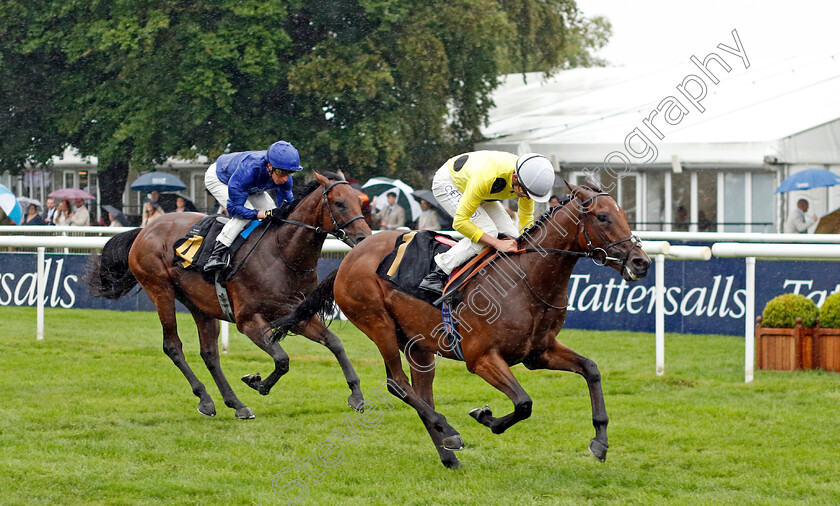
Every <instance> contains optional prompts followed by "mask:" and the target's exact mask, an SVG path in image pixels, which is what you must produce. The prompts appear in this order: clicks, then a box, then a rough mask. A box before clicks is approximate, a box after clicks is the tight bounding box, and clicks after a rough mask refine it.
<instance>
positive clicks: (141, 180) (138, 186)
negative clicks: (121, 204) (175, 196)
mask: <svg viewBox="0 0 840 506" xmlns="http://www.w3.org/2000/svg"><path fill="white" fill-rule="evenodd" d="M131 189H132V190H135V191H141V192H147V193H148V192H152V191H155V190H157V191H159V192H161V193H164V192H177V191H181V190H186V189H187V185H185V184H184V183H183V182H182V181H181V180H180V179H178V177H177V176H173V175H172V174H167V173H166V172H149V173H148V174H143V175H142V176H140V177H138V178H137V180H136V181H134V182H133V183H131Z"/></svg>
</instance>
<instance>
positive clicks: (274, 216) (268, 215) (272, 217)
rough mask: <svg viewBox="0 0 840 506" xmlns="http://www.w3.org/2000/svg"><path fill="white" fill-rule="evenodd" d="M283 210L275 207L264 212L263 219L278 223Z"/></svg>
mask: <svg viewBox="0 0 840 506" xmlns="http://www.w3.org/2000/svg"><path fill="white" fill-rule="evenodd" d="M284 214H285V213H284V212H283V208H280V207H275V208H274V209H269V210H268V211H266V212H265V219H267V220H268V221H280V220H281V219H283V216H284Z"/></svg>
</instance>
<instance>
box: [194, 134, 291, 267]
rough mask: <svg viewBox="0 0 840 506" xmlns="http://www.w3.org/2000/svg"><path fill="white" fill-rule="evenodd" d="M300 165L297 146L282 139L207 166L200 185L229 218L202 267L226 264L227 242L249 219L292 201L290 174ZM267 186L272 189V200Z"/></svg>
mask: <svg viewBox="0 0 840 506" xmlns="http://www.w3.org/2000/svg"><path fill="white" fill-rule="evenodd" d="M302 169H303V167H301V166H300V155H299V154H298V151H297V149H295V147H294V146H292V145H291V144H289V143H288V142H286V141H278V142H275V143H274V144H272V145H271V147H269V148H268V150H267V151H243V152H240V153H228V154H224V155H222V156H220V157H219V158H218V159H217V160H216V163H214V164H212V165H211V166H210V167H208V168H207V172H206V173H205V175H204V185H205V186H206V187H207V191H209V192H210V193H211V194H212V195H213V196H214V197H216V200H218V201H219V204H221V205H222V207H224V208H225V209H227V212H228V214H229V215H230V216H231V219H230V221H228V222H227V223H226V224H225V226H224V228H223V229H222V231H221V232H220V233H219V236H218V238H217V239H216V245H215V247H214V248H213V253H212V254H211V255H210V258H209V259H208V260H207V265H205V266H204V270H205V271H212V270H215V269H219V268H222V267H226V266H227V265H228V263H229V258H228V256H229V255H228V252H229V250H230V245H231V244H232V243H233V240H234V239H235V238H236V236H237V235H239V233H241V232H242V231H243V230H244V229H245V227H247V226H248V224H249V223H250V222H251V221H252V220H255V219H257V220H264V219H265V218H266V217H269V218H274V217H276V216H279V214H280V209H279V208H280V207H282V205H283V204H284V203H285V202H291V201H292V174H294V173H295V172H298V171H300V170H302ZM269 190H276V193H275V199H274V200H272V198H271V196H270V195H269V194H268V193H267V192H268V191H269ZM275 215H276V216H275Z"/></svg>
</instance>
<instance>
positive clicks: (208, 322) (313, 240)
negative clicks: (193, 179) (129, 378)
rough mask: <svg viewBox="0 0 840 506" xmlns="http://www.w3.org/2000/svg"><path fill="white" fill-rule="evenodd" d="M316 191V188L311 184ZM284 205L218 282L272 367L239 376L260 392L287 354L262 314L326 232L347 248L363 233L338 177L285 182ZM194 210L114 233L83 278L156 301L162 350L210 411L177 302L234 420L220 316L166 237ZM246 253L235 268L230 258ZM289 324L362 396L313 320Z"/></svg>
mask: <svg viewBox="0 0 840 506" xmlns="http://www.w3.org/2000/svg"><path fill="white" fill-rule="evenodd" d="M316 189H319V190H321V191H315V190H316ZM295 193H296V195H295V200H294V204H295V207H294V209H293V210H292V211H291V212H290V213H289V214H288V216H287V218H286V219H284V220H282V222H280V223H271V224H270V225H269V226H268V228H267V229H265V233H264V235H262V236H260V234H259V232H260V230H259V229H258V230H256V231H255V232H254V233H252V234H251V235H250V236H249V238H248V239H247V241H246V242H245V243H244V244H243V245H242V247H241V248H239V250H238V252H237V254H236V255H235V257H234V258H232V259H231V262H230V264H231V266H234V272H233V274H232V276H229V277H230V279H229V280H228V281H227V291H228V297H229V299H230V302H231V306H232V308H233V316H234V319H235V320H236V326H237V328H238V329H239V331H240V332H242V333H243V334H245V335H247V336H248V337H249V338H250V339H251V341H253V342H254V344H256V345H257V346H258V347H259V348H260V349H262V350H263V351H265V352H266V353H268V354H269V355H270V356H271V358H272V359H273V360H274V371H273V372H272V373H271V374H270V375H269V376H268V377H267V378H265V379H262V378H261V377H260V375H259V373H257V374H252V375H247V376H245V377H243V378H242V380H243V381H244V382H245V383H246V384H248V386H250V387H251V388H254V389H255V390H257V391H258V392H259V393H260V394H262V395H267V394H268V393H269V391H270V390H271V387H272V386H274V384H275V383H276V382H277V380H278V379H280V377H281V376H283V375H284V374H285V373H286V372H288V370H289V356H288V354H286V352H285V351H284V350H283V348H282V347H281V346H280V345H279V343H277V342H276V341H273V340H272V334H271V329H270V327H269V325H268V322H269V321H271V320H273V319H276V318H279V317H281V316H283V315H286V314H289V313H291V311H292V310H293V309H294V307H295V306H296V305H297V303H298V302H300V299H302V298H303V297H304V296H305V295H306V294H308V293H310V292H311V291H312V290H313V289H314V288H315V287H316V286H317V284H318V274H317V272H316V266H317V263H318V257H319V255H320V252H321V247H322V246H323V244H324V240H325V239H326V237H327V234H333V235H335V236H336V237H338V238H339V239H342V240H343V241H344V242H345V243H347V244H348V245H350V246H351V247H353V246H354V245H356V244H357V243H358V242H359V241H361V240H362V239H364V238H366V237H368V236H370V234H371V231H370V228H369V227H368V225H367V223H365V221H364V219H363V218H362V212H361V202H360V200H359V198H358V196H357V193H356V192H355V190H353V189H352V188H351V187H350V185H349V183H347V181H345V180H344V179H343V177H341V176H339V175H336V174H330V173H325V175H321V174H318V173H317V172H316V173H315V180H313V181H311V182H309V183H308V184H307V185H305V186H303V187H302V188H301V187H299V186H296V187H295ZM201 218H203V215H201V214H197V213H170V214H166V215H164V216H162V217H160V218H158V219H157V220H155V221H154V222H152V223H151V224H150V225H149V226H147V227H146V228H143V229H134V230H130V231H128V232H124V233H122V234H119V235H116V236H114V237H113V238H112V239H110V240H109V241H108V242H107V243H106V244H105V247H104V248H103V249H102V254H101V255H100V256H98V257H96V256H95V257H93V260H92V267H91V269H90V274H89V275H88V284H89V286H90V289H91V292H92V293H93V294H94V295H97V296H102V297H106V298H109V299H119V298H120V297H122V296H124V295H126V294H127V293H128V292H129V291H131V289H132V288H133V287H134V286H136V284H137V283H140V286H142V287H143V290H145V292H146V294H147V295H148V296H149V298H150V299H152V302H153V303H154V304H155V307H156V308H157V312H158V317H159V318H160V323H161V325H162V327H163V351H164V353H166V355H167V356H169V358H170V359H172V362H174V363H175V365H176V366H177V367H178V369H180V370H181V372H182V373H183V374H184V376H186V378H187V381H189V383H190V387H192V391H193V393H194V394H195V395H196V396H197V397H198V398H199V403H198V411H199V412H200V413H202V414H204V415H208V416H214V415H215V414H216V408H215V406H214V404H213V400H212V399H211V398H210V395H209V394H208V393H207V389H206V388H205V387H204V385H203V384H202V383H201V381H199V380H198V378H196V376H195V374H194V373H193V371H192V370H191V369H190V366H189V365H188V364H187V362H186V360H185V359H184V354H183V352H182V348H181V340H180V338H179V337H178V329H177V326H176V320H175V301H176V300H178V301H180V302H181V303H183V304H184V306H186V307H187V309H189V311H190V313H192V316H193V319H194V320H195V323H196V325H197V326H198V335H199V341H200V347H201V358H202V359H203V360H204V363H205V365H206V366H207V369H208V370H209V371H210V374H211V376H212V377H213V380H214V381H215V383H216V386H217V387H218V388H219V391H220V392H221V394H222V398H223V399H224V402H225V405H226V406H228V407H230V408H232V409H234V410H236V411H235V416H236V417H237V418H240V419H246V418H254V413H253V412H252V411H251V409H250V408H248V406H246V405H245V404H243V403H242V401H240V400H239V398H238V397H237V396H236V394H235V393H234V392H233V389H231V387H230V384H229V383H228V381H227V379H226V378H225V375H224V373H223V372H222V369H221V366H220V363H219V348H218V342H217V339H218V335H219V322H218V320H223V319H225V316H224V313H223V312H222V308H221V306H220V304H219V300H218V297H217V295H216V290H215V286H214V285H213V284H212V283H208V282H207V281H205V280H204V279H203V277H202V274H201V273H200V272H197V271H194V270H184V269H182V268H181V267H179V266H176V265H173V257H174V252H173V244H174V243H175V241H176V240H178V239H179V238H181V237H184V236H185V235H186V233H187V231H188V230H189V228H190V226H191V225H193V224H194V223H195V222H197V221H198V220H200V219H201ZM246 257H247V261H244V263H242V265H241V266H239V265H238V264H239V263H240V262H242V261H243V259H245V258H246ZM296 331H297V332H299V333H301V334H302V335H304V336H305V337H307V338H309V339H311V340H313V341H315V342H317V343H320V344H322V345H324V346H326V347H327V348H328V349H329V350H330V351H331V352H332V353H333V354H334V355H335V357H336V359H338V363H339V364H340V366H341V369H342V371H343V372H344V377H345V378H346V380H347V384H348V385H349V387H350V391H351V394H350V397H349V398H348V400H347V402H348V404H350V406H351V407H353V408H354V409H359V408H360V407H361V406H362V404H363V402H364V399H363V396H362V391H361V389H360V386H359V377H358V376H357V374H356V371H355V370H354V369H353V366H352V365H351V364H350V361H349V360H348V358H347V354H346V353H345V351H344V346H343V345H342V344H341V341H340V340H339V338H338V336H336V335H335V334H333V333H332V332H330V331H329V330H328V329H327V328H326V327H325V326H324V324H323V323H322V321H321V320H320V319H318V318H314V319H312V321H310V322H304V323H301V325H300V326H299V328H297V329H296Z"/></svg>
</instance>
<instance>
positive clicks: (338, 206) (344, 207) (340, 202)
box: [335, 200, 347, 209]
mask: <svg viewBox="0 0 840 506" xmlns="http://www.w3.org/2000/svg"><path fill="white" fill-rule="evenodd" d="M335 207H337V208H339V209H346V208H347V206H345V205H344V202H342V201H340V200H339V201H338V202H336V203H335Z"/></svg>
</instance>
